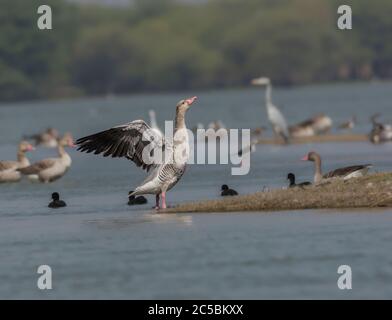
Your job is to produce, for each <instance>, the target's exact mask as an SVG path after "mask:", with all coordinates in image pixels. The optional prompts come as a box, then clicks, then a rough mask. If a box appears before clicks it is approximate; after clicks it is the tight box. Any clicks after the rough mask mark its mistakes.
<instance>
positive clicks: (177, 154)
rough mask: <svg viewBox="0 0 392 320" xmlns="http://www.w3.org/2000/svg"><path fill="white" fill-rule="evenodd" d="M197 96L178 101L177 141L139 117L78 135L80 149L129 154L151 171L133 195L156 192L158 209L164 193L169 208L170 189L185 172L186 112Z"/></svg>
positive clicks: (88, 151)
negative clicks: (95, 131)
mask: <svg viewBox="0 0 392 320" xmlns="http://www.w3.org/2000/svg"><path fill="white" fill-rule="evenodd" d="M196 99H197V97H192V98H189V99H185V100H181V101H180V102H178V104H177V106H176V117H175V125H174V139H173V141H169V140H166V139H164V138H163V137H157V136H156V134H155V133H154V131H153V130H152V129H151V127H150V126H149V125H148V124H147V123H145V122H144V121H143V120H135V121H132V122H129V123H127V124H124V125H120V126H116V127H113V128H111V129H108V130H105V131H102V132H99V133H96V134H92V135H90V136H86V137H83V138H80V139H78V140H77V142H76V144H77V145H78V146H79V148H78V150H80V151H82V152H83V151H86V152H87V153H90V152H93V151H94V154H101V153H102V154H103V156H104V157H107V156H110V155H111V156H112V157H113V158H115V157H126V158H127V159H129V160H131V161H133V162H134V163H135V164H136V165H137V166H138V167H142V169H144V170H146V171H147V172H150V171H151V172H150V174H149V175H148V176H147V178H146V179H145V180H144V181H143V182H142V184H141V185H140V186H138V187H137V188H136V189H135V191H134V192H133V193H131V194H130V195H131V196H136V195H141V194H155V198H156V209H159V198H160V196H161V197H162V208H163V209H165V208H166V192H167V191H169V190H170V189H171V188H173V187H174V186H175V185H176V183H177V182H178V181H179V180H180V178H181V177H182V175H183V174H184V172H185V167H186V162H187V157H188V153H187V150H188V148H189V144H188V134H187V129H186V125H185V114H186V111H187V110H188V109H189V107H190V106H191V105H192V104H193V103H194V102H195V100H196ZM145 151H147V152H145ZM160 154H161V155H162V154H163V156H164V160H163V161H162V157H159V159H158V157H157V155H160ZM151 156H152V157H151Z"/></svg>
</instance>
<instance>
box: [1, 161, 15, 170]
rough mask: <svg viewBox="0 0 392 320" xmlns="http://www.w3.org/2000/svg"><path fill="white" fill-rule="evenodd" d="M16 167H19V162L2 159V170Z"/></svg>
mask: <svg viewBox="0 0 392 320" xmlns="http://www.w3.org/2000/svg"><path fill="white" fill-rule="evenodd" d="M16 169H18V163H17V162H16V161H0V171H5V170H16Z"/></svg>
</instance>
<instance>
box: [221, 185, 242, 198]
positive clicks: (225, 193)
mask: <svg viewBox="0 0 392 320" xmlns="http://www.w3.org/2000/svg"><path fill="white" fill-rule="evenodd" d="M221 191H222V193H221V196H222V197H225V196H238V192H237V191H235V190H233V189H229V186H228V185H227V184H224V185H222V187H221Z"/></svg>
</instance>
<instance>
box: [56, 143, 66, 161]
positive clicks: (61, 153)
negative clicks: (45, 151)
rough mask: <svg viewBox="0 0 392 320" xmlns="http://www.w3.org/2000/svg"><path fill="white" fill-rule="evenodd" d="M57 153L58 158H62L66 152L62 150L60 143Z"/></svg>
mask: <svg viewBox="0 0 392 320" xmlns="http://www.w3.org/2000/svg"><path fill="white" fill-rule="evenodd" d="M57 151H58V153H59V156H60V158H63V157H64V156H65V155H66V154H67V152H66V151H65V149H64V146H63V145H62V144H61V143H59V145H58V146H57Z"/></svg>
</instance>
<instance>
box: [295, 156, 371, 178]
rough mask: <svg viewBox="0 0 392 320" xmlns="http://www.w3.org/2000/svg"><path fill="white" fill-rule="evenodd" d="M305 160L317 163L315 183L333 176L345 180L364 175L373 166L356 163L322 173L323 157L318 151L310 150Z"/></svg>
mask: <svg viewBox="0 0 392 320" xmlns="http://www.w3.org/2000/svg"><path fill="white" fill-rule="evenodd" d="M302 160H303V161H312V162H314V164H315V174H314V183H320V182H321V181H322V180H324V179H331V178H342V179H343V180H348V179H351V178H357V177H362V176H364V175H366V174H367V172H368V171H369V169H370V168H371V166H372V165H371V164H366V165H356V166H350V167H345V168H339V169H336V170H333V171H331V172H328V173H327V174H324V175H323V174H322V172H321V157H320V155H319V154H317V153H316V152H313V151H312V152H309V153H308V154H307V155H306V156H305V157H303V158H302Z"/></svg>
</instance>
